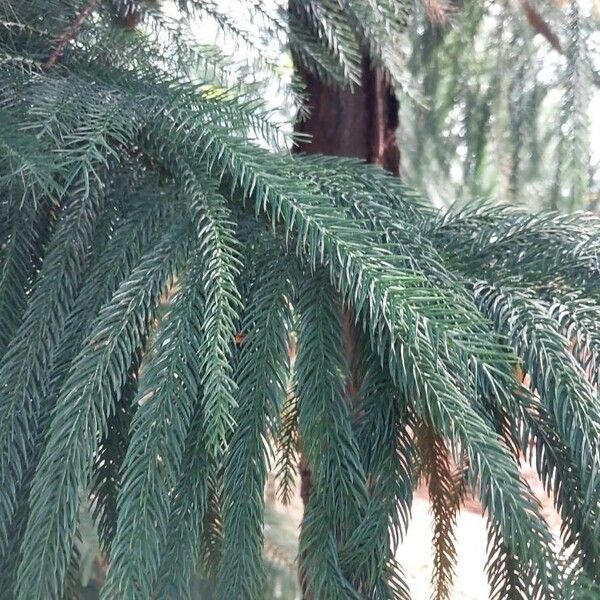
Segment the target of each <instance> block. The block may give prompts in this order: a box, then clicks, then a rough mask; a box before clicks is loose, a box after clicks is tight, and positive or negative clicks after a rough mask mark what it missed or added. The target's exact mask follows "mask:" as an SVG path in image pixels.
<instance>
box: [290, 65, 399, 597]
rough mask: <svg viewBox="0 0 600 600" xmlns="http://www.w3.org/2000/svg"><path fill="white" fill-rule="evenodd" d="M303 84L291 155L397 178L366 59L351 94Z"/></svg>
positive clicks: (306, 474)
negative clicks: (364, 166)
mask: <svg viewBox="0 0 600 600" xmlns="http://www.w3.org/2000/svg"><path fill="white" fill-rule="evenodd" d="M296 71H297V73H298V74H299V75H300V76H301V77H302V79H303V81H304V83H305V85H306V93H307V97H308V105H309V110H310V113H309V116H308V118H307V119H305V120H303V121H299V122H298V123H296V126H295V130H296V131H297V132H299V133H303V134H308V135H309V136H310V141H308V142H302V143H300V144H298V145H297V147H296V148H295V151H296V152H299V153H306V154H330V155H337V156H347V157H353V158H359V159H362V160H364V161H366V162H368V163H373V164H377V165H379V166H381V167H383V168H384V169H386V170H388V171H390V172H391V173H394V174H395V175H398V174H399V169H400V150H399V148H398V145H397V142H396V128H397V127H398V101H397V99H396V97H395V95H394V93H393V92H392V90H391V87H390V85H389V83H388V82H387V81H386V80H385V78H384V76H383V74H382V72H381V71H380V70H379V69H377V68H375V67H373V65H372V64H371V61H370V60H369V58H368V57H367V56H365V57H364V59H363V64H362V72H361V85H360V87H357V88H356V89H354V90H352V91H350V90H348V89H339V88H332V87H329V86H327V85H324V84H323V82H321V81H320V80H319V79H318V78H316V77H315V76H313V75H311V74H310V73H308V72H306V71H305V70H304V69H302V68H299V67H298V66H297V67H296ZM353 323H354V321H353V319H352V314H351V313H350V311H349V310H347V309H345V310H344V312H343V314H342V326H343V331H342V336H343V339H342V344H343V349H344V355H345V357H346V362H347V365H348V372H349V377H348V381H347V384H346V397H347V401H348V403H349V404H351V405H354V403H355V400H356V397H357V395H358V390H359V387H360V383H361V382H360V374H359V369H358V367H359V360H360V357H359V355H358V349H359V332H358V331H357V330H356V328H355V327H354V324H353ZM299 470H300V496H301V497H302V500H303V502H304V505H305V506H306V504H307V502H308V499H309V497H310V493H311V487H312V484H311V473H310V467H309V465H308V464H307V462H306V460H305V459H304V457H302V456H301V458H300V467H299ZM304 582H305V577H304V576H303V574H302V572H301V573H300V583H301V586H302V588H303V589H302V592H303V596H304V598H305V599H306V600H308V596H307V594H306V589H305V585H304Z"/></svg>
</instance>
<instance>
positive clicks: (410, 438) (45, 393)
mask: <svg viewBox="0 0 600 600" xmlns="http://www.w3.org/2000/svg"><path fill="white" fill-rule="evenodd" d="M176 4H177V7H178V10H179V13H178V18H174V17H172V16H170V17H167V16H166V14H165V13H163V12H161V10H160V6H158V5H157V4H156V3H154V2H148V3H140V2H129V1H127V0H114V1H104V2H100V1H94V0H92V1H90V2H79V1H76V0H51V1H50V2H47V1H46V2H40V1H37V0H31V1H29V2H17V1H15V2H12V1H4V2H0V148H2V154H1V155H0V213H1V214H2V223H1V229H0V236H1V237H0V596H2V598H5V597H6V598H7V599H8V598H10V599H11V600H12V599H13V598H14V599H17V600H53V599H57V600H58V599H60V598H62V597H63V596H64V595H65V593H66V590H67V588H68V581H69V579H70V574H71V573H72V571H73V568H74V566H75V567H76V565H77V561H78V560H79V558H78V554H77V552H76V544H75V541H76V537H77V532H78V529H79V521H80V514H81V511H80V509H81V507H82V506H87V505H88V503H89V505H91V507H92V510H91V513H92V515H93V517H94V520H95V526H96V528H97V532H98V534H99V539H100V543H101V545H102V548H103V551H104V553H105V557H106V560H107V562H108V565H109V569H108V574H107V578H106V582H105V584H104V588H103V590H102V592H101V595H102V597H103V598H105V599H106V600H109V599H110V600H112V599H114V598H123V599H125V600H134V599H135V600H138V599H139V600H146V599H148V598H154V597H157V598H173V599H180V598H191V597H194V594H195V592H194V591H193V590H194V589H195V588H194V587H192V581H194V580H195V579H194V578H195V577H197V576H198V575H200V576H201V577H204V578H205V579H206V580H208V581H210V586H211V587H212V589H213V590H214V593H215V594H216V596H217V597H218V598H221V599H222V600H231V599H233V598H235V599H240V600H260V599H261V598H263V597H268V594H269V592H268V591H267V588H266V587H265V564H264V563H265V555H266V556H267V558H269V555H270V554H271V556H270V558H271V559H273V556H272V555H273V554H275V555H276V554H277V553H276V552H274V551H273V549H272V548H269V547H266V548H265V543H264V541H265V532H264V529H265V500H264V487H265V482H266V479H267V476H268V473H269V471H270V470H271V469H273V470H275V472H276V473H278V475H279V477H280V478H281V492H282V495H283V497H284V498H285V499H289V498H290V494H291V491H290V490H291V488H292V484H293V481H294V478H295V469H296V466H297V461H298V454H299V453H302V455H303V460H304V461H305V464H306V465H307V467H308V468H309V469H310V471H311V473H312V482H311V483H312V494H311V497H310V499H309V502H308V504H307V506H306V511H305V515H304V519H303V522H302V526H301V532H300V540H299V550H298V560H297V564H298V568H299V575H300V580H301V583H302V585H303V586H304V588H305V591H306V592H307V593H308V594H309V595H312V597H314V598H332V599H333V598H340V599H341V598H373V599H375V598H376V599H380V598H381V599H387V598H390V599H399V600H400V599H406V598H408V597H409V590H408V587H407V585H406V583H405V581H404V577H403V573H402V569H401V566H400V565H398V564H397V563H396V561H395V558H394V551H395V548H396V546H397V544H398V542H399V540H400V539H401V537H402V535H403V533H404V531H405V530H406V527H407V526H408V522H409V520H410V506H411V500H412V491H413V488H414V486H415V485H416V483H417V480H418V477H417V474H418V473H420V474H421V475H423V476H425V477H429V478H430V489H432V490H437V492H436V493H437V496H436V498H435V502H436V507H437V508H436V514H437V520H436V527H437V531H438V534H439V535H438V537H437V538H436V539H435V540H434V545H435V546H436V557H437V559H436V561H437V562H436V565H437V566H436V575H435V578H436V582H437V583H436V585H437V588H438V593H439V594H440V595H439V597H440V598H442V597H443V594H447V593H448V589H449V587H450V584H451V579H452V568H453V567H452V564H453V560H454V558H453V556H454V555H453V546H452V524H453V522H454V518H453V515H454V514H455V513H454V512H452V511H454V510H455V508H456V504H457V503H459V502H460V494H458V495H456V494H455V492H456V490H457V489H458V490H459V491H460V489H462V487H461V486H466V485H467V484H468V485H470V486H471V487H472V488H473V489H474V490H476V492H477V494H478V495H479V498H480V500H481V503H482V505H483V507H484V508H485V511H486V516H487V518H488V520H489V531H490V549H489V554H490V561H489V568H488V571H489V574H490V580H491V582H492V587H493V589H494V594H495V597H498V598H521V597H527V598H536V599H537V598H539V599H544V600H548V599H562V598H566V597H577V596H576V594H578V593H579V586H583V585H585V586H587V587H586V589H588V588H589V589H593V582H594V581H598V580H599V579H600V572H599V571H598V557H599V556H600V555H599V554H598V552H599V548H598V543H597V538H598V536H597V533H598V532H597V523H598V514H599V507H598V502H599V499H600V496H599V480H598V470H599V468H600V457H599V456H598V441H597V436H598V430H599V428H600V412H599V410H600V409H599V406H598V396H597V389H596V387H595V386H597V382H598V366H599V364H598V363H599V356H600V355H599V352H600V333H599V331H598V327H597V323H598V322H599V317H600V302H599V301H600V283H599V282H600V266H599V265H600V262H599V260H600V259H599V256H600V223H599V222H598V220H597V219H594V218H593V217H591V216H587V215H576V216H570V217H561V216H558V215H555V214H551V215H543V216H537V215H534V216H532V215H529V214H527V213H525V212H523V211H520V210H517V209H514V208H508V207H506V206H500V207H490V206H487V205H482V204H473V205H471V206H470V207H468V208H467V209H450V210H448V211H444V212H441V213H440V212H438V211H437V210H435V209H434V208H432V207H431V206H430V205H429V204H428V203H427V202H426V201H425V200H424V199H423V198H422V197H420V196H419V195H418V194H417V193H416V192H414V191H413V190H411V189H409V188H407V187H406V186H405V185H403V184H402V183H401V182H400V181H399V180H398V179H395V178H393V177H392V176H390V175H387V174H385V173H384V172H382V171H381V170H380V169H378V168H376V167H373V166H367V165H363V164H360V163H358V162H357V161H353V160H349V159H345V160H342V159H336V158H325V157H303V156H297V155H296V156H295V155H291V154H290V153H289V152H288V151H287V150H286V148H285V146H286V143H287V140H286V138H285V134H284V132H283V131H282V129H281V128H280V127H279V125H278V124H277V123H276V122H274V121H273V120H272V119H271V114H270V111H269V110H268V109H267V108H266V107H265V105H264V104H263V103H261V101H260V98H259V93H258V92H257V88H256V87H253V86H252V85H247V84H246V82H245V83H243V84H240V85H239V86H236V85H232V81H234V80H235V78H236V77H237V76H239V78H240V79H244V77H243V73H244V69H247V68H248V67H249V66H250V67H252V66H254V67H255V68H256V69H260V70H261V72H263V71H265V72H268V73H270V76H274V75H273V73H274V70H275V69H274V65H273V64H271V63H270V61H269V59H268V57H267V56H262V55H259V56H258V57H257V58H256V64H251V65H249V64H245V65H240V64H239V63H236V62H235V61H229V60H226V59H225V58H224V57H223V56H222V55H221V54H220V53H219V52H218V51H216V50H215V49H214V48H212V47H209V46H206V45H202V44H197V43H195V42H194V40H193V36H192V35H191V30H190V28H189V27H188V25H187V21H186V19H188V18H190V19H191V18H201V19H207V20H209V21H211V22H212V23H213V24H215V23H216V25H217V26H218V27H219V28H220V30H221V31H222V32H223V33H225V34H226V35H229V36H231V37H233V38H235V39H242V40H243V41H244V43H245V44H251V43H252V42H253V37H252V35H251V34H250V33H248V32H245V31H243V30H242V29H240V28H239V26H238V25H239V24H236V22H235V21H232V20H231V15H229V14H228V13H227V11H225V10H224V9H222V7H220V6H219V4H218V3H214V2H203V1H200V0H189V1H185V0H180V1H179V2H178V3H176ZM240 5H241V6H242V5H243V6H244V7H245V9H246V10H248V11H249V12H250V14H253V15H255V17H256V19H257V22H260V23H262V24H263V26H264V27H263V30H262V34H261V35H270V36H273V39H277V40H280V41H281V40H283V41H284V42H285V43H289V45H290V47H291V49H292V50H293V52H294V56H295V57H296V59H297V60H298V61H301V62H302V63H303V66H304V67H305V68H306V69H309V70H311V71H312V72H313V73H314V74H315V75H317V76H318V77H320V78H321V79H323V80H325V81H326V82H328V83H331V84H332V85H333V84H335V85H345V84H348V85H355V84H356V79H357V77H356V75H357V73H358V70H359V69H360V65H361V60H362V54H361V52H363V51H364V49H365V47H367V48H368V51H369V52H370V53H371V56H372V59H373V61H374V62H375V63H376V64H377V65H378V66H379V68H382V69H385V70H386V71H387V73H388V75H389V76H390V80H391V81H394V82H395V83H396V84H398V82H399V81H400V80H401V79H402V75H403V74H402V72H401V71H402V69H401V64H400V63H399V62H398V60H397V59H398V55H397V54H395V53H394V48H395V47H396V43H397V41H398V40H399V39H400V37H401V35H402V34H403V33H404V28H405V27H406V22H407V21H406V15H407V11H408V10H409V8H410V7H409V6H408V4H404V3H401V2H396V1H392V0H389V1H388V0H386V1H383V2H377V3H371V2H365V1H364V0H341V1H340V2H333V1H330V0H318V1H317V0H297V2H295V3H294V7H292V10H290V12H289V13H288V14H289V16H290V19H291V22H290V23H288V20H287V18H286V16H285V14H282V13H281V12H275V13H273V14H271V13H269V11H268V10H267V9H265V8H263V7H262V6H261V3H257V2H246V1H242V2H241V3H240ZM179 17H181V18H179ZM364 40H366V41H367V44H366V46H365V45H361V44H362V42H363V41H364ZM262 41H263V38H262V37H260V36H259V39H258V40H257V42H256V43H257V47H261V46H260V45H261V43H262ZM399 69H400V71H399ZM349 336H350V338H352V339H353V340H354V342H353V343H354V350H353V352H354V356H355V359H356V360H355V361H354V362H353V363H352V364H349V362H348V360H347V355H346V353H345V352H344V350H345V345H346V344H348V337H349ZM519 374H522V375H525V376H526V378H525V379H523V381H524V382H523V383H522V382H521V379H522V378H521V377H519V376H518V375H519ZM421 430H423V431H426V435H423V436H420V434H419V435H418V436H417V437H418V438H419V439H418V440H417V441H418V442H419V443H418V444H415V432H418V431H421ZM419 436H420V437H419ZM423 440H425V441H423ZM431 440H433V441H431ZM423 444H425V445H423ZM532 446H533V447H535V452H534V453H533V454H532V453H531V448H532ZM419 447H420V448H424V450H423V456H425V455H426V457H427V460H422V461H421V464H419V459H418V456H417V448H419ZM519 450H520V451H521V452H522V453H524V455H525V456H526V457H527V458H529V459H530V460H532V462H533V464H534V465H535V467H536V469H537V471H538V473H539V475H540V478H541V479H542V481H543V483H544V485H545V486H546V489H547V490H548V492H549V493H550V494H551V495H552V496H553V498H554V501H555V504H556V507H557V509H558V511H559V513H560V514H561V516H562V518H563V532H562V533H563V540H564V542H565V545H566V546H567V547H568V548H569V549H572V550H573V552H570V553H565V554H564V555H563V554H561V555H558V554H556V553H555V548H554V544H553V540H552V538H551V535H550V533H549V531H548V528H547V525H546V523H545V521H544V519H543V517H542V515H541V512H540V508H539V506H538V504H537V502H536V500H535V498H534V497H533V495H532V493H531V491H530V490H529V489H528V488H527V486H526V485H525V484H524V483H523V482H522V481H521V479H520V477H519V469H518V455H517V453H518V451H519ZM451 459H454V462H455V463H456V465H458V463H459V462H460V463H461V464H460V467H461V470H460V472H459V474H458V476H457V475H456V474H455V473H453V472H452V466H453V465H454V462H452V460H451ZM436 486H437V487H436ZM455 488H456V489H455ZM275 558H277V557H276V556H275ZM275 563H277V561H276V560H275ZM271 564H273V560H271ZM286 564H287V563H286ZM69 589H70V588H69ZM582 589H583V588H582ZM440 590H441V591H440ZM565 590H567V591H565ZM581 593H583V592H581ZM586 593H587V592H586ZM592 593H594V592H592ZM565 594H566V595H565Z"/></svg>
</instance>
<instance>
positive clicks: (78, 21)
mask: <svg viewBox="0 0 600 600" xmlns="http://www.w3.org/2000/svg"><path fill="white" fill-rule="evenodd" d="M99 5H100V0H90V2H88V3H87V4H86V6H84V8H83V9H82V10H81V12H80V13H79V14H78V15H77V16H76V17H75V20H74V21H73V22H72V23H71V24H70V25H69V26H68V27H67V28H66V29H65V30H64V31H63V32H62V34H61V35H60V37H59V38H58V40H57V42H56V46H55V47H54V49H53V50H52V52H51V53H50V56H48V58H47V60H46V62H45V63H44V64H43V68H44V70H45V71H47V70H48V69H51V68H52V67H53V66H54V65H55V64H56V63H57V62H58V60H59V59H60V58H61V56H62V55H63V53H64V51H65V48H66V47H67V45H68V44H69V43H70V42H72V41H73V40H74V39H75V37H76V36H77V32H78V31H79V29H80V28H81V26H82V25H83V24H84V23H85V21H86V19H87V18H88V17H89V16H90V15H91V14H92V13H93V12H94V11H95V10H96V9H97V8H98V6H99Z"/></svg>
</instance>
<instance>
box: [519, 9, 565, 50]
mask: <svg viewBox="0 0 600 600" xmlns="http://www.w3.org/2000/svg"><path fill="white" fill-rule="evenodd" d="M521 6H523V10H524V11H525V16H526V17H527V21H528V22H529V25H531V27H532V28H533V29H534V30H535V31H536V33H539V34H540V35H541V36H543V37H545V38H546V40H547V41H548V43H549V44H550V45H551V46H552V47H553V48H554V49H555V50H556V51H557V52H559V53H560V54H562V51H563V49H562V44H561V43H560V39H559V38H558V36H557V35H556V33H554V31H552V29H551V28H550V25H549V24H548V23H547V22H546V21H545V20H544V17H542V15H541V14H540V13H539V12H538V11H537V9H536V8H535V7H534V6H533V4H531V2H529V0H521Z"/></svg>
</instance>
